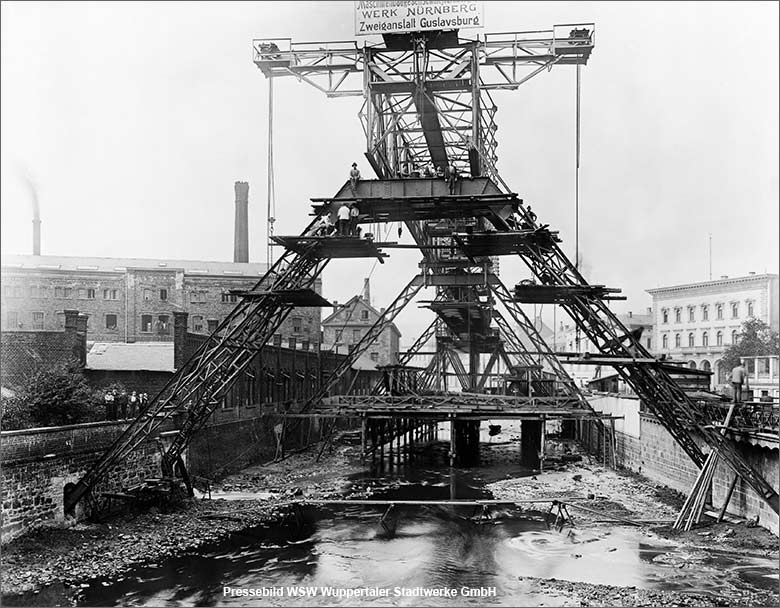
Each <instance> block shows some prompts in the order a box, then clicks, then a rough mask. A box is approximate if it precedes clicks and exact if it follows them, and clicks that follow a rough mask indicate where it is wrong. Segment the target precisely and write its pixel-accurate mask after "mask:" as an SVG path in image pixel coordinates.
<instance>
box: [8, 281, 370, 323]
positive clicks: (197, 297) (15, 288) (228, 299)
mask: <svg viewBox="0 0 780 608" xmlns="http://www.w3.org/2000/svg"><path fill="white" fill-rule="evenodd" d="M98 294H102V297H103V299H104V300H118V299H119V290H118V289H103V290H98V289H96V288H94V287H78V288H75V287H54V297H55V298H63V299H65V298H73V297H74V295H75V296H76V297H77V298H78V299H79V300H95V299H97V296H98ZM29 295H30V297H31V298H47V297H49V288H48V287H44V286H40V285H31V286H30V288H29ZM3 296H5V297H6V298H23V297H24V296H25V293H24V288H23V287H22V286H21V285H4V286H3ZM155 297H158V298H159V299H160V300H161V301H162V302H166V301H167V300H168V289H165V288H163V289H149V288H145V289H144V290H143V299H144V301H146V302H149V301H151V300H154V299H155ZM206 302H208V291H202V290H198V291H191V292H190V303H191V304H205V303H206ZM222 302H225V303H230V304H235V303H236V302H238V296H237V295H236V294H232V293H227V292H224V293H222ZM363 312H364V313H365V316H364V317H363V318H364V319H367V318H368V311H363Z"/></svg>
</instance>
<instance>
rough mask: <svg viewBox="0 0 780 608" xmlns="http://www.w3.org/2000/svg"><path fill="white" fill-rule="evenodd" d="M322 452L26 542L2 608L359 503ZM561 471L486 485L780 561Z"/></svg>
mask: <svg viewBox="0 0 780 608" xmlns="http://www.w3.org/2000/svg"><path fill="white" fill-rule="evenodd" d="M496 447H498V446H496ZM500 451H501V450H500V449H497V450H496V452H500ZM316 453H317V450H316V449H313V450H312V451H310V452H304V453H300V454H296V455H293V456H291V457H289V458H287V459H285V460H284V461H281V462H279V463H274V464H271V465H268V466H254V467H249V468H247V469H245V470H243V471H241V472H240V473H238V474H236V475H232V476H230V477H228V478H227V479H225V480H224V481H223V482H222V483H221V484H219V486H218V487H217V488H215V489H214V491H215V493H214V497H213V499H212V500H200V499H193V500H190V501H188V502H187V503H185V504H184V505H182V506H181V508H179V509H177V510H175V511H173V512H170V513H163V512H153V511H152V512H147V513H140V514H135V515H130V514H128V515H126V516H121V517H119V518H116V519H113V520H109V521H106V522H104V523H100V524H89V523H82V524H78V525H76V526H74V527H72V528H68V529H58V528H43V529H39V530H37V531H35V532H33V533H31V534H28V535H26V536H24V537H22V538H20V539H17V540H16V541H13V542H11V543H9V544H8V545H7V546H5V547H3V557H2V566H3V568H2V570H3V575H2V581H1V584H2V594H3V596H4V597H3V600H4V601H3V604H5V605H9V600H11V602H12V603H11V604H10V605H52V604H51V602H52V601H54V600H51V599H49V598H50V596H54V597H58V598H60V600H59V601H61V598H62V597H63V596H64V597H68V598H70V602H71V603H72V602H74V601H75V598H76V596H77V595H78V592H79V591H80V590H81V589H82V588H85V587H88V586H89V584H90V581H95V580H97V579H100V580H103V581H105V580H121V579H122V578H123V575H124V574H125V573H126V572H127V571H128V570H130V569H131V568H132V567H133V566H137V565H140V564H145V565H149V564H152V563H155V562H160V561H163V560H165V559H167V558H169V557H173V556H177V555H182V554H185V553H188V552H192V551H197V550H199V549H203V548H205V547H207V546H208V545H210V544H213V543H216V542H218V541H220V540H223V539H225V538H227V537H228V536H230V535H231V534H233V533H236V532H240V531H242V530H246V529H248V528H252V527H256V526H258V525H261V524H263V523H274V522H280V521H282V520H283V518H284V516H285V514H286V512H287V507H286V506H285V503H288V502H289V501H290V500H293V499H301V498H320V499H321V498H335V497H339V498H342V497H357V496H360V495H361V493H360V492H359V490H360V489H362V488H360V487H359V486H355V485H354V484H353V482H351V481H350V480H349V477H350V476H351V475H353V474H356V473H360V472H361V471H364V470H365V469H364V467H362V466H361V465H360V464H359V462H358V461H357V458H356V456H357V450H356V448H355V447H354V446H349V445H337V446H336V447H335V449H334V450H333V451H332V452H330V453H326V454H325V455H324V456H323V458H322V460H321V461H320V462H319V463H318V462H315V457H316ZM494 460H495V459H494ZM558 468H559V470H557V471H552V472H545V473H544V474H540V475H537V476H535V477H523V478H516V477H511V478H508V479H501V480H499V481H493V482H490V483H487V484H486V487H487V489H489V490H490V491H491V492H492V493H493V495H494V496H495V497H496V498H499V499H509V500H512V499H522V498H529V497H533V496H535V497H538V496H549V497H554V496H558V497H560V498H561V499H565V498H567V497H573V496H578V497H583V496H585V497H587V496H592V498H590V499H588V500H586V501H583V502H581V505H582V506H583V507H584V508H586V509H587V511H586V510H583V509H576V508H573V509H572V510H571V515H572V516H573V518H574V521H575V525H578V524H586V525H588V526H614V525H628V524H626V523H625V522H623V523H621V522H620V521H619V520H617V521H616V520H615V518H621V519H623V520H634V521H636V522H637V523H638V524H639V526H641V527H642V529H646V530H648V531H651V530H652V532H653V533H655V534H658V535H659V536H662V537H664V538H670V539H673V540H674V541H675V542H677V543H681V544H684V545H685V546H686V547H689V548H691V549H697V548H700V549H710V550H712V549H713V548H717V549H718V550H721V551H728V552H731V553H743V554H745V555H753V556H763V557H772V558H775V559H776V558H777V556H778V550H777V548H778V543H777V538H776V537H773V536H772V535H771V534H769V533H768V532H767V531H765V530H763V529H761V528H746V527H745V526H744V524H743V525H733V524H718V525H717V526H711V527H707V528H703V529H694V530H692V531H691V532H688V533H683V534H679V533H676V532H675V531H672V530H670V528H669V526H668V524H667V522H668V521H669V520H672V519H674V516H675V515H676V513H677V509H678V508H679V505H678V504H677V503H678V502H679V499H680V497H679V496H678V495H676V494H675V493H673V492H669V491H668V490H667V489H664V488H661V487H658V486H654V485H652V484H649V483H647V482H646V481H645V480H643V479H642V478H640V477H637V476H635V475H629V474H621V473H619V472H615V471H609V470H605V469H603V468H602V467H600V466H598V465H597V464H595V463H593V462H591V461H590V460H589V459H588V458H587V457H586V458H585V459H584V461H583V462H582V463H576V464H575V463H571V464H568V465H565V466H560V467H558ZM491 478H493V479H495V477H493V476H492V475H491ZM254 492H267V493H268V494H267V495H266V498H264V499H263V500H258V499H257V498H253V499H242V498H241V494H242V493H247V494H251V493H254ZM220 495H224V496H225V498H219V496H220ZM362 495H366V494H362ZM228 498H229V499H228ZM640 520H641V521H640ZM518 578H519V580H520V581H521V582H522V584H523V586H524V588H527V589H528V594H529V597H534V598H538V601H539V603H540V605H541V604H542V603H543V604H544V605H560V606H657V605H669V606H717V605H731V606H776V605H778V602H779V601H780V598H779V597H778V594H777V593H776V592H774V593H773V592H769V591H762V592H752V591H740V592H736V591H735V593H733V594H732V595H730V596H728V597H722V598H713V597H708V596H704V595H699V594H695V593H683V592H674V591H654V590H646V589H636V588H633V587H625V586H620V585H614V586H613V585H597V584H589V583H582V582H570V581H566V580H557V579H552V578H551V579H537V578H533V577H518ZM54 589H57V590H58V592H57V593H55V592H54V591H53V590H54ZM63 590H64V591H63ZM49 591H52V592H51V593H49ZM15 596H16V597H15ZM15 599H16V600H17V601H16V602H14V600H15ZM36 599H40V600H41V601H40V603H37V602H36Z"/></svg>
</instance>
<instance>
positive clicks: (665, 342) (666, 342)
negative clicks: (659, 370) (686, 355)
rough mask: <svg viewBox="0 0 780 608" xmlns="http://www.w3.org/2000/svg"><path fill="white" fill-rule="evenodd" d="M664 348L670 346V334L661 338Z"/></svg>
mask: <svg viewBox="0 0 780 608" xmlns="http://www.w3.org/2000/svg"><path fill="white" fill-rule="evenodd" d="M661 344H662V348H669V336H666V335H664V336H663V337H662V338H661Z"/></svg>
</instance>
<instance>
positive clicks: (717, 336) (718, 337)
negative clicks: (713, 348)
mask: <svg viewBox="0 0 780 608" xmlns="http://www.w3.org/2000/svg"><path fill="white" fill-rule="evenodd" d="M715 344H716V345H717V346H723V332H722V331H719V332H718V333H716V334H715Z"/></svg>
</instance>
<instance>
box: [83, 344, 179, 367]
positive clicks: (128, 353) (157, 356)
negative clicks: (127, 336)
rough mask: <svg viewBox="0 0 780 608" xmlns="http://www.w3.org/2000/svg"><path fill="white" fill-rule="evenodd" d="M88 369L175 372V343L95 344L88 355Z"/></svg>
mask: <svg viewBox="0 0 780 608" xmlns="http://www.w3.org/2000/svg"><path fill="white" fill-rule="evenodd" d="M86 368H87V369H94V370H110V371H149V372H173V371H175V368H174V365H173V342H135V343H132V344H126V343H124V342H95V343H94V344H93V345H92V348H91V349H90V350H89V352H88V353H87V365H86Z"/></svg>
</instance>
